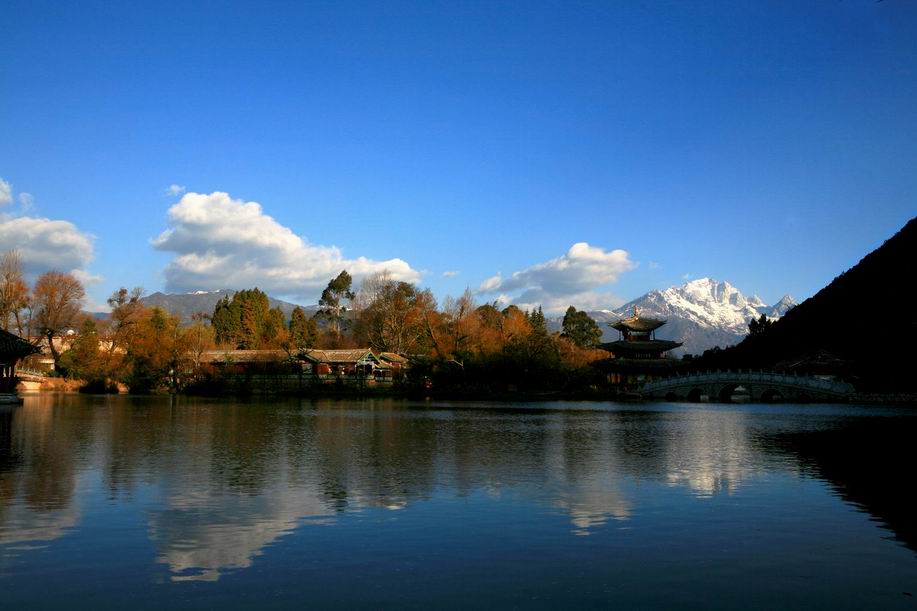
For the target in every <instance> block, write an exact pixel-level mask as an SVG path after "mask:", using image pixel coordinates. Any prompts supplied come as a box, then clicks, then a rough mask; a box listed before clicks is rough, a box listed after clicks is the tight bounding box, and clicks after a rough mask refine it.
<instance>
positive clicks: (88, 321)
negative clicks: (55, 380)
mask: <svg viewBox="0 0 917 611" xmlns="http://www.w3.org/2000/svg"><path fill="white" fill-rule="evenodd" d="M61 368H62V369H63V370H64V371H65V372H66V373H67V375H69V376H71V377H74V378H78V379H81V380H85V381H87V382H89V383H94V382H98V381H100V380H104V379H105V377H106V375H107V372H106V369H107V368H106V367H105V359H103V357H102V353H101V352H100V350H99V332H98V326H97V325H96V321H94V320H93V319H92V317H90V316H86V317H85V318H84V319H83V324H82V325H80V330H79V333H78V334H77V336H76V339H75V340H74V342H73V344H72V345H71V346H70V349H69V350H67V351H66V352H64V353H63V354H62V355H61Z"/></svg>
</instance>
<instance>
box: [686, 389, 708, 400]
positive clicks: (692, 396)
mask: <svg viewBox="0 0 917 611" xmlns="http://www.w3.org/2000/svg"><path fill="white" fill-rule="evenodd" d="M706 396H707V395H706V394H705V393H704V391H703V390H702V389H700V388H692V389H691V391H690V392H689V393H688V401H690V402H691V403H700V402H701V401H703V400H704V397H706Z"/></svg>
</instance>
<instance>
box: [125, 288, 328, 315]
mask: <svg viewBox="0 0 917 611" xmlns="http://www.w3.org/2000/svg"><path fill="white" fill-rule="evenodd" d="M235 293H236V291H231V290H225V289H224V290H220V291H195V292H193V293H160V292H156V293H153V294H152V295H147V296H146V297H144V298H142V299H141V301H142V302H143V303H144V304H145V305H147V306H150V307H158V308H162V309H163V310H166V311H167V312H170V313H172V314H174V315H175V316H178V317H179V318H181V320H182V322H185V323H187V322H191V317H192V316H194V314H196V313H198V312H203V313H205V314H207V315H210V314H212V313H213V308H214V307H216V304H217V302H218V301H219V300H220V299H222V298H223V297H230V298H231V297H232V296H233V295H234V294H235ZM268 301H269V302H270V304H271V307H272V308H276V307H278V306H279V307H280V309H281V310H282V311H283V315H284V317H285V318H287V319H288V320H289V318H290V315H291V314H292V313H293V308H295V307H296V304H295V303H289V302H287V301H281V300H279V299H274V298H273V297H268ZM300 307H302V308H303V309H304V310H305V311H306V314H307V315H309V316H311V315H312V314H314V313H315V312H316V311H317V310H318V306H316V305H311V306H300Z"/></svg>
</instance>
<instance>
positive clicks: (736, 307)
mask: <svg viewBox="0 0 917 611" xmlns="http://www.w3.org/2000/svg"><path fill="white" fill-rule="evenodd" d="M793 305H795V301H794V300H793V299H792V297H789V296H787V297H784V299H781V300H780V302H778V303H777V304H775V305H773V306H769V305H767V304H766V303H765V302H764V301H763V300H762V299H761V298H760V297H758V296H757V295H753V296H751V297H745V295H743V294H742V292H741V291H740V290H739V289H737V288H736V287H734V286H733V285H731V284H730V283H728V282H725V281H723V282H720V281H717V280H715V279H713V278H698V279H696V280H691V281H690V282H686V283H685V284H682V285H680V286H673V287H669V288H667V289H662V290H653V291H650V292H649V293H646V294H645V295H643V296H642V297H640V298H639V299H635V300H634V301H631V302H630V303H628V304H625V305H624V306H622V307H621V308H619V309H617V310H615V312H614V313H615V315H617V316H619V317H624V316H630V315H631V314H632V313H633V310H634V306H637V307H638V308H639V309H640V313H641V315H643V316H647V317H651V318H664V319H666V320H668V323H669V324H667V325H666V326H664V327H662V328H661V329H660V331H659V332H658V335H659V336H661V337H665V338H666V339H675V340H677V341H683V342H685V346H684V350H685V351H688V352H698V353H699V352H702V351H703V350H704V349H706V348H710V347H712V346H713V345H729V344H732V343H737V342H738V341H740V340H741V339H742V337H744V336H745V335H747V334H748V322H749V321H750V320H751V319H752V318H758V317H759V316H761V314H765V315H766V316H767V317H768V318H779V317H780V316H782V315H783V314H784V313H785V312H786V311H787V310H788V309H789V308H791V307H792V306H793ZM670 335H671V337H669V336H670Z"/></svg>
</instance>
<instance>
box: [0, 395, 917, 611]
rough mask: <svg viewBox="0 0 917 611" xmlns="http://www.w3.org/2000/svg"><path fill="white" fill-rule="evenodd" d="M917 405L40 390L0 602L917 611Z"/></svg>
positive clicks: (20, 433)
mask: <svg viewBox="0 0 917 611" xmlns="http://www.w3.org/2000/svg"><path fill="white" fill-rule="evenodd" d="M915 433H917V410H911V409H907V408H888V407H874V406H869V407H859V406H825V405H747V404H746V405H688V404H663V403H660V404H636V405H634V404H615V403H599V402H595V403H590V402H551V403H486V402H461V403H449V402H408V401H395V400H362V401H353V400H347V401H330V400H324V401H315V402H313V401H308V400H302V401H299V400H275V399H270V400H252V401H227V400H203V399H192V398H183V397H179V398H170V397H139V398H137V397H125V396H114V397H91V396H79V395H32V396H28V397H26V399H25V404H24V405H23V406H20V407H15V408H9V407H7V408H0V608H3V609H60V608H85V609H119V610H120V609H234V608H255V607H257V608H259V609H286V608H307V607H308V608H353V607H362V608H371V609H379V608H399V609H401V608H413V609H430V608H462V609H464V608H491V607H497V608H553V609H558V608H565V607H566V608H570V607H603V608H610V607H616V608H643V609H670V608H685V609H719V608H722V609H731V608H742V609H774V608H796V609H813V608H835V609H838V608H848V609H878V608H892V609H895V608H901V609H914V608H917V554H915V550H917V529H915V525H917V506H915V503H914V501H913V500H911V499H910V493H911V492H912V490H913V487H914V484H915V481H914V480H915V478H914V470H913V465H912V464H911V463H913V456H912V455H913V454H914V451H913V445H912V444H913V440H914V439H915V438H917V437H915Z"/></svg>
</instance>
